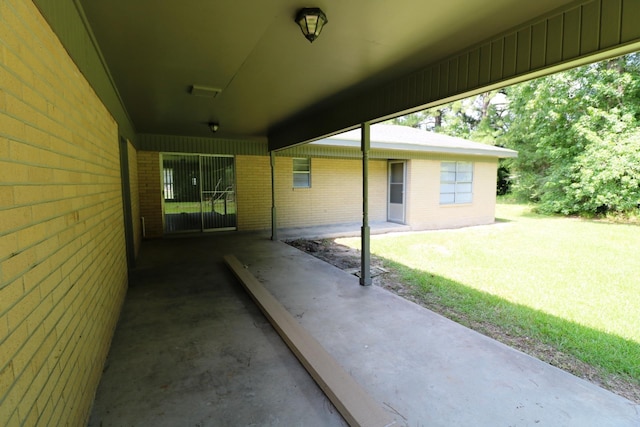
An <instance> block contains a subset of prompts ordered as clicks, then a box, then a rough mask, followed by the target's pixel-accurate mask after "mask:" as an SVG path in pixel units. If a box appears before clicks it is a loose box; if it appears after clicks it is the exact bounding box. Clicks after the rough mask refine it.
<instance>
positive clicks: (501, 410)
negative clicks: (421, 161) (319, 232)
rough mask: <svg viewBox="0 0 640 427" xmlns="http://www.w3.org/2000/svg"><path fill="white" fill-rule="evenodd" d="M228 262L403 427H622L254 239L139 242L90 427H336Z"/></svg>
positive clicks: (462, 338)
mask: <svg viewBox="0 0 640 427" xmlns="http://www.w3.org/2000/svg"><path fill="white" fill-rule="evenodd" d="M228 253H230V254H235V255H236V256H237V257H238V258H239V259H240V261H241V262H242V263H243V264H245V265H246V267H247V268H248V269H249V270H250V271H251V272H252V273H253V274H254V275H255V276H256V277H257V278H258V279H259V280H260V281H261V282H262V283H263V284H264V286H265V287H266V288H267V289H268V290H269V291H270V292H271V293H272V294H273V295H274V296H275V297H276V298H277V299H278V300H279V301H280V302H281V303H282V304H283V305H284V307H285V308H286V309H287V310H288V311H289V312H290V313H291V314H292V315H293V316H295V318H296V319H298V321H299V322H300V323H301V324H302V325H303V326H304V327H305V328H306V329H307V330H308V331H309V332H310V333H311V334H312V335H313V336H314V337H315V338H316V339H317V340H318V341H319V342H320V343H321V344H322V345H323V346H324V348H325V349H326V350H327V351H328V352H329V353H331V354H332V355H333V356H334V357H335V358H336V359H337V361H338V362H339V363H340V364H341V365H342V366H343V367H344V368H345V369H346V371H347V372H349V373H350V374H351V375H352V376H353V377H354V378H355V380H356V381H357V382H359V383H360V384H361V385H362V386H363V387H364V388H365V389H366V390H368V392H369V393H370V394H371V396H372V397H373V398H374V400H376V401H378V402H379V403H380V405H381V406H382V407H383V408H384V409H385V410H386V411H387V412H388V413H389V414H391V416H393V417H394V418H395V420H396V421H397V425H400V426H403V425H406V426H423V425H424V426H505V427H506V426H576V427H577V426H580V427H584V426H599V427H605V426H616V427H620V426H630V427H631V426H634V427H637V426H639V425H640V408H639V407H638V405H635V404H634V403H632V402H630V401H628V400H626V399H624V398H622V397H619V396H617V395H615V394H613V393H610V392H608V391H606V390H604V389H601V388H599V387H597V386H595V385H593V384H591V383H589V382H586V381H584V380H581V379H579V378H576V377H574V376H572V375H570V374H568V373H566V372H564V371H562V370H559V369H557V368H554V367H552V366H550V365H548V364H546V363H543V362H541V361H539V360H537V359H534V358H532V357H529V356H527V355H525V354H523V353H520V352H518V351H516V350H514V349H511V348H509V347H507V346H505V345H502V344H500V343H498V342H496V341H494V340H492V339H489V338H487V337H485V336H483V335H481V334H478V333H476V332H474V331H472V330H470V329H467V328H465V327H463V326H461V325H459V324H457V323H455V322H452V321H450V320H447V319H445V318H443V317H441V316H439V315H437V314H435V313H433V312H431V311H429V310H426V309H424V308H422V307H419V306H417V305H415V304H413V303H411V302H409V301H406V300H404V299H402V298H400V297H398V296H395V295H393V294H391V293H389V292H387V291H386V290H384V289H381V288H379V287H377V286H372V287H361V286H360V285H359V284H358V279H357V277H355V276H353V275H350V274H347V273H345V272H344V271H342V270H339V269H337V268H335V267H333V266H331V265H329V264H326V263H324V262H322V261H320V260H318V259H316V258H314V257H312V256H310V255H307V254H305V253H303V252H300V251H298V250H297V249H294V248H292V247H290V246H287V245H286V244H284V243H281V242H272V241H270V240H269V239H268V236H267V235H266V234H254V233H224V234H214V235H207V236H204V237H200V236H198V237H188V238H174V239H164V240H155V241H147V242H144V244H143V246H142V250H141V253H140V258H139V260H138V266H137V268H136V269H135V270H133V271H132V273H131V279H130V288H129V291H128V295H127V299H126V301H125V305H124V308H123V311H122V314H121V317H120V321H119V324H118V327H117V330H116V333H115V336H114V339H113V343H112V346H111V349H110V353H109V357H108V360H107V363H106V365H105V372H104V375H103V378H102V380H101V383H100V386H99V388H98V391H97V395H96V399H95V403H94V408H93V412H92V414H91V418H90V421H89V425H90V426H96V427H98V426H101V427H108V426H151V425H153V426H178V425H179V426H200V427H204V426H267V425H268V426H342V425H345V423H344V421H343V419H342V418H341V416H340V414H339V413H338V412H337V410H336V409H335V408H334V407H333V405H332V404H331V403H330V402H329V400H328V399H327V398H326V397H325V396H324V394H323V393H322V391H321V390H320V389H319V387H318V386H317V385H316V384H315V383H314V382H313V380H312V379H311V377H310V376H309V375H308V374H307V372H306V371H305V370H304V368H303V367H302V365H300V363H299V362H298V361H297V360H296V358H295V357H294V356H293V354H292V353H291V352H290V351H289V350H288V348H287V347H286V345H285V344H284V343H283V341H282V340H281V339H280V337H279V336H278V335H277V334H276V332H275V331H274V329H273V328H272V327H271V325H270V324H269V323H268V322H267V320H266V319H265V318H264V316H263V315H262V314H261V313H260V311H259V310H258V308H257V307H256V306H255V304H254V303H253V302H252V300H251V299H250V298H249V297H248V295H247V294H246V293H245V292H244V290H243V289H242V287H241V285H240V284H239V283H238V282H237V281H236V279H235V278H234V277H233V275H232V274H231V272H230V271H228V270H227V268H226V267H225V266H224V264H223V262H222V256H223V255H224V254H228Z"/></svg>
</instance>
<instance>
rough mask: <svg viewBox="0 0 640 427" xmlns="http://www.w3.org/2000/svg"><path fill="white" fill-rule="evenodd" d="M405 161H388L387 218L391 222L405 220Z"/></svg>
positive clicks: (402, 221)
mask: <svg viewBox="0 0 640 427" xmlns="http://www.w3.org/2000/svg"><path fill="white" fill-rule="evenodd" d="M405 164H406V163H405V162H389V191H388V192H387V194H388V204H387V205H388V209H387V220H388V221H391V222H399V223H401V224H404V222H405V200H406V198H405V194H404V193H405V191H404V190H405V181H406V167H405Z"/></svg>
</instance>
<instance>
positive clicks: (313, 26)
mask: <svg viewBox="0 0 640 427" xmlns="http://www.w3.org/2000/svg"><path fill="white" fill-rule="evenodd" d="M296 22H297V23H298V25H299V26H300V29H301V30H302V34H304V36H305V37H306V38H307V40H309V41H310V42H311V43H313V41H314V40H315V39H317V38H318V36H319V35H320V32H321V31H322V28H323V27H324V26H325V25H326V23H327V22H329V21H328V20H327V15H325V14H324V12H323V11H322V10H320V8H317V7H309V8H304V9H300V11H299V12H298V14H297V15H296Z"/></svg>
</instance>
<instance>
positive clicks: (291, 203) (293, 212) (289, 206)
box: [276, 157, 387, 227]
mask: <svg viewBox="0 0 640 427" xmlns="http://www.w3.org/2000/svg"><path fill="white" fill-rule="evenodd" d="M276 160H277V163H276V170H277V180H276V186H277V187H276V205H277V207H278V226H279V227H307V226H315V225H327V224H343V223H352V222H356V223H357V222H361V221H362V162H361V161H360V160H344V159H325V158H312V159H311V188H293V170H292V167H293V159H292V158H290V157H278V158H277V159H276ZM386 199H387V162H386V161H381V160H371V161H369V221H386V219H387V208H386Z"/></svg>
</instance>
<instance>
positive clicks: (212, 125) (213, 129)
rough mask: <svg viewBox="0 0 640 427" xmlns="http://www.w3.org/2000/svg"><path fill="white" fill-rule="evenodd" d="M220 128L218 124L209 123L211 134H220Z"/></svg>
mask: <svg viewBox="0 0 640 427" xmlns="http://www.w3.org/2000/svg"><path fill="white" fill-rule="evenodd" d="M219 127H220V125H219V124H218V123H216V122H209V129H211V132H213V133H216V132H218V128H219Z"/></svg>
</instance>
